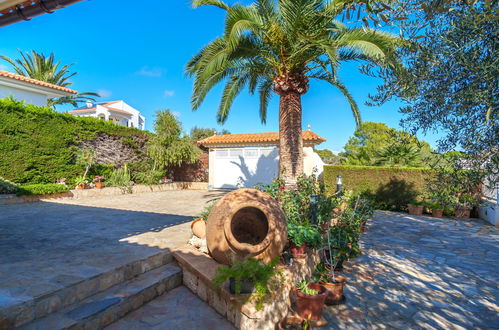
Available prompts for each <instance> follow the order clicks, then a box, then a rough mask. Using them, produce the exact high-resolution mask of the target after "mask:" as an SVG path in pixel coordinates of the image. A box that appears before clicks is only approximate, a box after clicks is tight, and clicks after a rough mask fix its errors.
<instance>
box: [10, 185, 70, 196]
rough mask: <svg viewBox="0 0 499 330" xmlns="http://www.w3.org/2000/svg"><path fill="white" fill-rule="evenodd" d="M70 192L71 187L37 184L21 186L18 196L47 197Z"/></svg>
mask: <svg viewBox="0 0 499 330" xmlns="http://www.w3.org/2000/svg"><path fill="white" fill-rule="evenodd" d="M68 191H69V187H68V186H66V185H64V184H56V183H35V184H27V185H22V186H19V189H18V191H17V195H18V196H20V195H46V194H60V193H65V192H68Z"/></svg>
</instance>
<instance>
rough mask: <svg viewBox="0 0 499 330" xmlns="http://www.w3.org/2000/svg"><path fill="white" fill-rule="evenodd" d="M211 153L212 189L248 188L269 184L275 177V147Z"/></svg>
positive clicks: (233, 149)
mask: <svg viewBox="0 0 499 330" xmlns="http://www.w3.org/2000/svg"><path fill="white" fill-rule="evenodd" d="M213 152H214V153H215V157H214V158H215V161H214V163H215V164H213V165H214V167H215V170H214V176H215V178H214V180H213V182H214V188H238V187H248V188H249V187H253V186H254V185H255V184H257V183H270V182H271V181H272V180H273V179H274V178H275V177H277V174H278V168H279V151H278V148H277V147H244V148H221V149H215V150H214V151H213ZM210 166H212V165H211V164H210Z"/></svg>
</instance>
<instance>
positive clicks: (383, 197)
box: [323, 165, 436, 211]
mask: <svg viewBox="0 0 499 330" xmlns="http://www.w3.org/2000/svg"><path fill="white" fill-rule="evenodd" d="M338 174H341V175H342V176H343V179H342V180H343V188H344V189H345V190H351V191H353V193H354V194H362V195H364V196H367V197H369V198H371V199H372V200H373V201H374V202H375V204H376V207H377V208H378V209H387V210H397V211H400V210H405V208H406V205H407V203H409V202H410V201H413V200H415V199H416V198H417V197H418V196H426V195H427V194H428V191H427V188H426V185H425V182H426V180H427V179H430V178H432V177H434V176H435V175H436V173H435V172H434V171H432V170H430V169H422V168H412V167H384V166H352V165H341V166H336V165H331V166H324V173H323V175H324V183H325V186H326V190H327V192H328V193H329V194H330V195H333V194H334V193H335V192H336V180H337V179H336V176H337V175H338Z"/></svg>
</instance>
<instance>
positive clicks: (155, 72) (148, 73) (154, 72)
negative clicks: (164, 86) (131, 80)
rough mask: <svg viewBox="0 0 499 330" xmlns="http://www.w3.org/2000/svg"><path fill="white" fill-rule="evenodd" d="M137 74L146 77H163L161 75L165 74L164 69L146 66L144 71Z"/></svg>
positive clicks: (143, 68)
mask: <svg viewBox="0 0 499 330" xmlns="http://www.w3.org/2000/svg"><path fill="white" fill-rule="evenodd" d="M137 74H138V75H140V76H145V77H161V75H162V74H163V69H161V68H158V67H154V68H150V67H148V66H147V65H146V66H143V67H142V69H140V70H139V71H137Z"/></svg>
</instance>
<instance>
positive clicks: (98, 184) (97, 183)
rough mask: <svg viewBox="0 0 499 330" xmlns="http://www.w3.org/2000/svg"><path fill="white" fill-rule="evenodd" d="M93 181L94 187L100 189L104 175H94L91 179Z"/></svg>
mask: <svg viewBox="0 0 499 330" xmlns="http://www.w3.org/2000/svg"><path fill="white" fill-rule="evenodd" d="M93 182H94V183H95V188H97V189H102V186H103V182H104V177H103V176H102V175H96V176H95V177H94V179H93Z"/></svg>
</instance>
